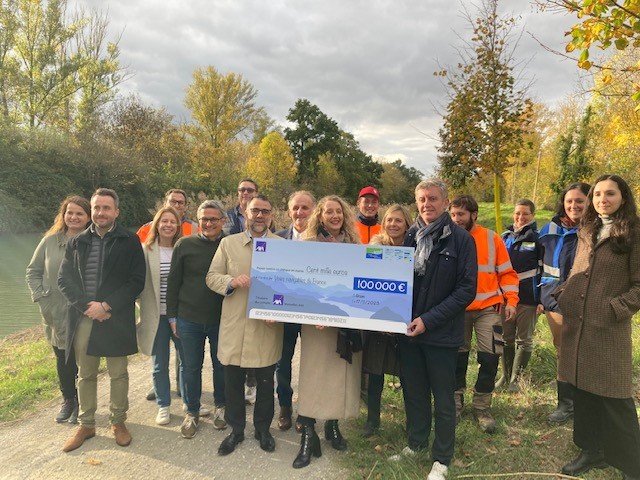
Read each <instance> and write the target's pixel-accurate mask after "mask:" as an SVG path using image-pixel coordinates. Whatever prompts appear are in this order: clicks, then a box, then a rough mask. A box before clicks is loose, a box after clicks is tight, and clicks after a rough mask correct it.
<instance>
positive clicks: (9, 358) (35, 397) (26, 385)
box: [0, 326, 59, 422]
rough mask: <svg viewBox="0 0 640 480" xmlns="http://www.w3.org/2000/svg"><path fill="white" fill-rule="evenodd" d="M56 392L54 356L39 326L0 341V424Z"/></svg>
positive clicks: (29, 410) (26, 410) (23, 413)
mask: <svg viewBox="0 0 640 480" xmlns="http://www.w3.org/2000/svg"><path fill="white" fill-rule="evenodd" d="M58 392H59V391H58V377H57V373H56V362H55V357H54V355H53V352H52V350H51V345H49V343H48V342H47V340H46V338H45V337H44V334H43V332H42V327H41V326H36V327H32V328H29V329H28V330H24V331H22V332H19V333H16V334H13V335H9V336H7V337H5V338H3V339H2V340H0V422H7V421H11V420H14V419H16V418H19V417H21V416H23V415H25V414H27V413H29V412H31V411H33V410H34V409H35V407H36V406H37V405H38V404H40V403H41V402H44V401H48V400H51V399H52V398H54V397H56V396H57V395H58V394H59V393H58Z"/></svg>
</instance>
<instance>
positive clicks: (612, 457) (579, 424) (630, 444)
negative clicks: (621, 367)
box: [573, 388, 640, 477]
mask: <svg viewBox="0 0 640 480" xmlns="http://www.w3.org/2000/svg"><path fill="white" fill-rule="evenodd" d="M573 443H575V444H576V445H577V446H578V447H579V448H581V449H583V450H596V451H602V452H604V459H605V461H606V462H607V463H608V464H609V465H611V466H612V467H615V468H617V469H619V470H621V471H622V472H624V473H625V474H627V475H629V476H632V477H640V428H638V417H637V415H636V406H635V403H634V401H633V398H610V397H601V396H600V395H595V394H593V393H590V392H586V391H584V390H581V389H579V388H574V398H573Z"/></svg>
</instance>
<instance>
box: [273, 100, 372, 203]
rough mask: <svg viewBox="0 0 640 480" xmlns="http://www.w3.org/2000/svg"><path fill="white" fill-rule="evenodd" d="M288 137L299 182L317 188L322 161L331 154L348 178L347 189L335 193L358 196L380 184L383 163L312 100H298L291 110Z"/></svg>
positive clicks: (343, 177)
mask: <svg viewBox="0 0 640 480" xmlns="http://www.w3.org/2000/svg"><path fill="white" fill-rule="evenodd" d="M287 120H288V121H289V122H291V123H293V124H294V127H293V128H289V127H287V128H285V129H284V132H285V139H286V140H287V142H289V146H290V147H291V152H292V153H293V156H294V158H295V159H296V162H297V163H298V182H299V184H302V185H306V186H308V187H309V188H311V189H313V188H314V185H315V184H316V181H317V176H318V161H319V159H320V158H321V156H322V155H323V154H330V155H331V158H332V159H333V161H334V162H335V167H336V169H337V171H338V172H339V174H340V176H341V178H342V180H343V181H344V190H342V191H340V190H338V189H334V190H333V191H332V192H331V193H334V194H337V195H343V196H345V198H347V199H351V198H353V199H355V198H356V197H357V196H358V192H359V191H360V189H361V188H362V187H363V186H365V185H374V186H379V184H380V175H381V174H382V172H383V169H382V166H381V165H380V164H378V163H376V162H374V161H373V159H372V158H371V155H367V154H366V153H365V152H364V151H362V149H361V148H360V145H359V143H358V141H357V140H356V139H355V138H354V136H353V135H352V134H351V133H349V132H345V131H344V130H341V129H340V128H338V124H337V123H336V121H335V120H333V119H332V118H330V117H328V116H327V115H326V114H324V113H323V112H322V111H321V110H320V109H319V108H318V107H317V106H316V105H313V104H311V102H309V100H306V99H298V100H297V101H296V103H295V105H294V106H293V107H292V108H291V109H290V110H289V114H288V115H287Z"/></svg>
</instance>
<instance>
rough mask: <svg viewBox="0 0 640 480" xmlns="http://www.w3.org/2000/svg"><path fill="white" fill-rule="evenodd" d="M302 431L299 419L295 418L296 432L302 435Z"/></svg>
mask: <svg viewBox="0 0 640 480" xmlns="http://www.w3.org/2000/svg"><path fill="white" fill-rule="evenodd" d="M303 430H304V427H303V425H302V424H301V423H300V420H299V417H298V418H296V432H298V433H302V431H303Z"/></svg>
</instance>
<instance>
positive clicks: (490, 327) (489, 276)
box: [449, 195, 519, 433]
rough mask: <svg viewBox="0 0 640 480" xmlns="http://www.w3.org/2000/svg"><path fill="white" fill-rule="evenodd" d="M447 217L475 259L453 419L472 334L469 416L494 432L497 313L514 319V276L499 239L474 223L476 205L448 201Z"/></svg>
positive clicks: (461, 199) (467, 198) (464, 199)
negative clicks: (470, 243) (469, 242)
mask: <svg viewBox="0 0 640 480" xmlns="http://www.w3.org/2000/svg"><path fill="white" fill-rule="evenodd" d="M449 214H450V215H451V218H452V219H453V221H454V222H455V223H456V224H457V225H459V226H461V227H463V228H466V229H467V231H469V233H471V236H472V237H473V239H474V240H475V243H476V251H477V254H478V286H477V289H476V298H475V299H474V301H473V302H472V303H471V304H470V305H469V306H468V307H467V309H466V312H465V318H464V323H465V325H464V327H465V328H464V345H463V346H462V347H460V349H459V351H458V364H457V367H456V395H455V398H456V420H457V421H459V420H460V417H461V415H462V407H463V406H464V391H465V388H466V377H467V367H468V364H469V349H470V348H471V335H472V333H473V331H474V330H475V332H476V342H477V344H478V345H477V350H478V363H479V364H480V369H479V371H478V379H477V380H476V384H475V386H474V390H473V415H474V418H475V419H476V421H477V422H478V424H479V425H480V429H481V430H482V431H483V432H486V433H494V432H495V430H496V422H495V420H494V418H493V416H492V415H491V396H492V394H493V389H494V386H495V380H496V373H497V372H498V362H499V360H500V355H502V347H503V346H504V341H503V339H502V319H501V317H500V314H501V311H502V309H503V308H504V318H505V321H507V322H509V321H513V319H514V318H515V313H516V306H517V305H518V301H519V297H518V284H519V279H518V274H517V273H516V271H515V270H514V269H513V267H512V266H511V260H510V259H509V252H508V251H507V248H506V247H505V245H504V242H503V241H502V239H501V238H500V235H498V234H497V233H496V232H494V231H493V230H489V229H487V228H484V227H482V226H481V225H478V224H477V223H476V220H477V218H478V202H476V201H475V199H474V198H473V197H472V196H471V195H458V196H456V197H455V198H454V199H453V200H452V201H451V205H450V207H449ZM505 303H506V304H505Z"/></svg>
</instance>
